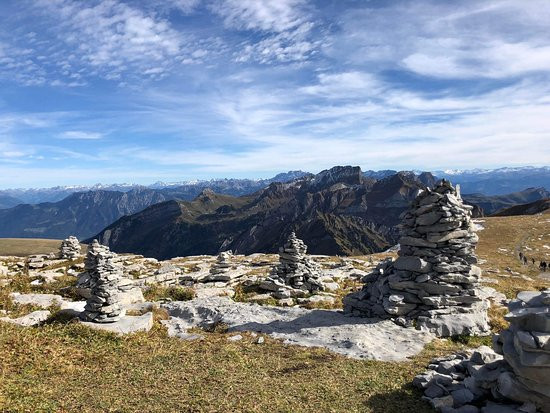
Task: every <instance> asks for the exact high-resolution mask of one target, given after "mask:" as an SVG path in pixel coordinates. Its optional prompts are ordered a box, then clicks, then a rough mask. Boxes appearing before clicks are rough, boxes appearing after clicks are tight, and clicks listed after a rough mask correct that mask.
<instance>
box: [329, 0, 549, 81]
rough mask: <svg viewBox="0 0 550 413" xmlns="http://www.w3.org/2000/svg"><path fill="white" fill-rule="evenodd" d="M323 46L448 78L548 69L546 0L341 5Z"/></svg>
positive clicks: (349, 57)
mask: <svg viewBox="0 0 550 413" xmlns="http://www.w3.org/2000/svg"><path fill="white" fill-rule="evenodd" d="M340 29H341V30H340V31H339V32H338V33H336V34H335V35H334V38H333V42H331V43H330V44H327V46H326V47H325V49H324V50H325V52H326V53H327V54H328V55H330V56H331V57H334V58H340V59H342V60H343V61H346V62H348V63H352V64H356V65H363V66H368V67H370V68H371V69H376V70H385V69H391V68H393V69H399V68H405V69H408V70H410V71H413V72H416V73H418V74H421V75H425V76H432V77H437V78H448V79H470V78H507V77H511V76H521V75H524V74H528V73H531V72H549V71H550V47H549V46H548V44H549V43H550V12H549V8H548V3H547V2H546V1H540V0H533V1H529V2H524V1H519V0H487V1H471V0H468V1H463V2H437V1H429V0H428V1H421V2H401V3H388V4H387V5H385V6H383V7H378V8H369V7H368V3H367V6H366V7H363V8H359V9H355V10H351V11H348V12H347V13H346V14H345V15H344V17H343V19H342V23H341V25H340Z"/></svg>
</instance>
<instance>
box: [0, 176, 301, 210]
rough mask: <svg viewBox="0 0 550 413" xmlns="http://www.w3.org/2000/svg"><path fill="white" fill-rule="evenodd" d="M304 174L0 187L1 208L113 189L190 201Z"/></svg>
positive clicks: (254, 188)
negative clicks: (154, 192) (204, 192)
mask: <svg viewBox="0 0 550 413" xmlns="http://www.w3.org/2000/svg"><path fill="white" fill-rule="evenodd" d="M305 175H311V174H309V173H308V172H303V171H289V172H285V173H280V174H277V175H275V176H274V177H273V178H268V179H211V180H203V181H201V180H194V181H182V182H172V183H165V182H155V183H154V184H152V185H148V186H144V185H136V184H108V185H105V184H96V185H92V186H84V185H76V186H56V187H52V188H28V189H21V188H19V189H3V190H0V209H3V208H11V207H13V206H15V205H18V204H23V203H25V204H39V203H44V202H57V201H61V200H63V199H65V198H66V197H67V196H69V195H71V194H74V193H77V192H88V191H116V192H128V191H131V190H138V189H154V190H158V191H161V192H163V193H164V194H165V195H166V196H167V197H169V198H170V197H178V198H180V199H187V200H191V199H193V198H195V197H196V196H197V195H198V194H199V193H200V192H201V191H202V190H203V189H206V188H209V189H212V190H213V191H215V192H217V193H220V194H229V195H235V196H238V195H244V194H250V193H252V192H255V191H257V190H259V189H262V188H265V187H266V186H267V185H269V184H270V183H271V182H287V181H291V180H293V179H296V178H301V177H303V176H305Z"/></svg>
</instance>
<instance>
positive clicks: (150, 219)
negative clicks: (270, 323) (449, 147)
mask: <svg viewBox="0 0 550 413" xmlns="http://www.w3.org/2000/svg"><path fill="white" fill-rule="evenodd" d="M500 173H503V172H502V171H501V172H500ZM510 173H511V172H510ZM436 179H437V178H436V177H434V175H433V174H431V173H429V172H423V173H413V172H403V171H402V172H396V173H394V171H391V170H387V171H365V172H362V171H361V169H360V168H359V167H334V168H331V169H329V170H326V171H323V172H321V173H319V174H317V175H313V174H308V173H305V172H302V171H291V172H288V173H285V174H279V175H277V176H275V177H273V178H270V179H265V180H240V179H220V180H213V181H196V182H183V183H181V182H180V183H174V184H166V183H157V184H154V185H153V186H155V187H158V188H145V187H140V186H133V187H132V186H126V185H117V186H116V187H117V188H119V189H120V188H122V189H124V191H112V190H106V189H94V190H90V191H85V192H76V193H72V194H70V195H68V196H67V197H65V198H64V199H62V200H61V201H57V202H44V203H39V204H20V205H17V206H15V207H11V208H8V209H3V210H1V209H0V237H17V238H55V239H58V238H65V237H67V236H68V235H76V236H77V237H78V238H79V239H85V238H89V237H92V236H94V234H99V236H100V238H102V240H104V241H105V242H106V243H109V244H110V245H111V246H112V247H113V248H115V250H118V251H119V252H120V251H125V250H126V251H131V252H141V253H144V254H145V253H146V254H147V255H152V256H159V257H167V256H169V255H172V254H176V253H177V254H178V255H179V254H183V253H185V254H200V253H206V251H208V253H215V252H217V251H218V250H219V249H220V248H222V247H223V248H226V247H227V248H230V249H234V250H236V251H238V252H246V253H249V252H257V251H264V252H273V251H274V250H276V248H277V246H278V245H279V242H280V241H281V240H280V239H279V238H277V237H281V236H283V237H284V235H281V234H286V233H287V232H288V231H289V228H291V227H292V228H293V229H294V230H296V231H297V232H298V233H299V234H302V236H303V237H304V238H305V239H307V240H309V241H310V242H311V243H310V248H312V251H313V252H317V253H327V254H356V253H366V252H372V251H378V250H381V249H383V248H385V247H387V246H389V245H393V243H395V241H396V239H397V230H396V227H395V226H396V224H397V223H398V216H399V214H400V213H401V212H402V211H403V210H404V209H405V208H406V207H408V203H409V202H410V200H411V199H412V197H413V196H414V193H415V191H417V190H419V189H422V188H425V187H432V186H433V185H434V183H435V182H436ZM463 188H464V187H463ZM72 189H74V188H71V189H70V190H72ZM55 190H57V191H61V190H62V189H61V188H57V189H55ZM63 190H65V191H68V190H69V189H68V188H66V187H65V189H63ZM462 192H463V198H464V200H465V202H467V203H469V204H471V205H474V206H475V210H474V211H475V213H476V215H477V216H481V215H483V214H485V215H490V214H494V213H495V212H498V211H500V210H502V209H503V208H509V207H511V206H514V205H518V204H526V203H529V202H534V201H537V200H540V199H544V198H548V197H550V193H549V192H548V191H546V190H545V189H544V188H528V189H526V190H523V191H519V192H515V193H510V194H506V195H485V194H480V193H475V194H464V192H465V191H464V189H463V191H462ZM33 194H35V195H36V192H33ZM50 195H52V193H50ZM2 199H4V200H7V202H8V203H9V202H15V201H14V200H13V197H11V198H10V196H9V195H4V198H0V202H1V201H2ZM157 204H158V205H157ZM214 207H215V208H214ZM142 211H143V212H142ZM178 211H179V212H178ZM115 221H116V222H115ZM130 223H131V225H130ZM137 223H140V224H139V225H137ZM207 224H208V225H207ZM128 225H130V227H127V226H128ZM159 228H162V230H160V229H159ZM213 228H218V229H215V230H213ZM252 228H255V229H254V231H253V233H251V234H248V235H247V234H246V231H251V230H252ZM104 229H105V231H103V230H104ZM156 231H160V232H159V233H158V234H157V232H156ZM173 231H176V232H175V233H174V232H173ZM201 231H202V232H201ZM209 231H214V232H213V233H212V236H204V239H203V237H202V236H201V235H200V234H201V233H205V234H208V233H209ZM272 231H273V234H271V232H272ZM140 232H141V233H142V234H143V237H144V238H140V236H141V235H140V234H139V233H140ZM150 233H155V234H157V235H155V236H154V237H152V239H154V243H155V242H156V243H158V246H156V247H154V248H153V249H152V250H149V248H152V247H151V246H150V245H148V243H149V241H148V240H149V239H150V236H149V235H148V234H150ZM161 233H162V234H164V235H162V234H161ZM128 234H129V235H128ZM167 234H168V235H167ZM170 234H171V235H170ZM178 234H185V236H188V239H187V240H186V241H181V242H180V241H178V242H179V244H178V243H176V244H174V246H173V248H172V249H170V248H168V247H165V246H163V244H164V243H167V242H168V241H166V240H164V238H163V236H169V237H170V238H169V239H176V238H177V236H179V235H178ZM161 235H162V236H161ZM189 243H190V244H189ZM141 244H143V246H140V245H141ZM191 244H192V245H191ZM155 248H156V249H155Z"/></svg>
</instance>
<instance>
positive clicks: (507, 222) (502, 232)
mask: <svg viewBox="0 0 550 413" xmlns="http://www.w3.org/2000/svg"><path fill="white" fill-rule="evenodd" d="M484 221H485V222H483V223H482V225H483V226H484V228H485V229H483V230H482V231H480V232H479V233H478V234H479V244H478V247H477V254H478V257H479V258H480V259H482V260H485V262H483V261H482V263H481V264H480V267H481V268H482V269H483V270H484V272H483V274H484V277H488V278H494V279H497V280H498V284H495V285H491V286H492V287H494V288H495V289H496V290H498V291H500V292H502V293H504V294H506V296H507V297H508V298H514V297H515V296H516V295H517V293H518V292H520V291H523V290H541V289H544V288H550V282H549V281H548V280H545V279H543V278H541V277H539V275H540V270H539V269H538V261H540V259H541V258H540V257H542V256H543V254H544V253H545V251H544V250H546V249H545V248H543V245H550V219H549V218H548V215H525V216H516V217H491V218H484ZM520 251H522V252H523V253H524V254H526V255H527V256H528V257H529V258H531V257H533V258H536V261H537V265H532V264H531V263H529V264H528V265H523V264H522V263H521V261H520V260H519V258H518V254H519V252H520ZM548 251H549V253H550V250H548ZM495 271H498V272H495ZM499 274H500V275H503V276H499Z"/></svg>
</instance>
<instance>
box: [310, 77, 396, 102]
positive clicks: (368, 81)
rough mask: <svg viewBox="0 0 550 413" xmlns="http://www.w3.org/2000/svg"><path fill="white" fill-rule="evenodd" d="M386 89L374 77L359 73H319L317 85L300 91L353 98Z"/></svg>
mask: <svg viewBox="0 0 550 413" xmlns="http://www.w3.org/2000/svg"><path fill="white" fill-rule="evenodd" d="M384 87H387V86H384V85H383V84H382V82H381V81H380V80H379V79H378V78H377V77H376V76H374V75H372V74H370V73H363V72H359V71H354V72H343V73H321V74H319V75H318V84H315V85H310V86H304V87H302V88H301V89H300V90H301V91H302V92H304V93H307V94H311V95H319V96H325V97H330V98H333V99H337V98H353V97H357V96H363V97H364V96H368V95H373V94H375V93H378V92H380V91H381V89H382V88H384Z"/></svg>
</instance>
